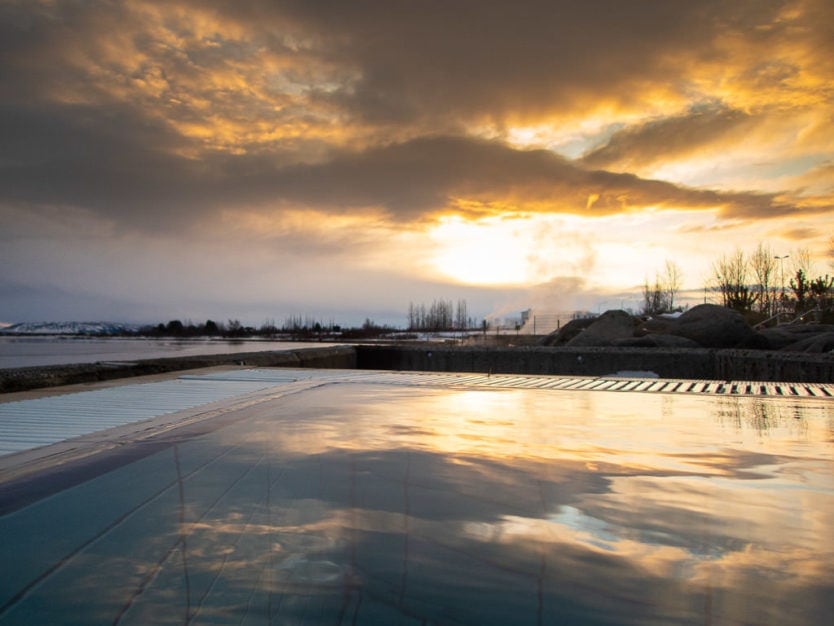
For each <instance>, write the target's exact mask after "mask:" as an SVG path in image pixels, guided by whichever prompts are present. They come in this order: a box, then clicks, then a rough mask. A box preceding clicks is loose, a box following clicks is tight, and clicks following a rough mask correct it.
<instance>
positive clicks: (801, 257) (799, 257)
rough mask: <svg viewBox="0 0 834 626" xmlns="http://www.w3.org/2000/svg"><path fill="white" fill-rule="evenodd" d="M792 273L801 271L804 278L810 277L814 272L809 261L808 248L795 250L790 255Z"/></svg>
mask: <svg viewBox="0 0 834 626" xmlns="http://www.w3.org/2000/svg"><path fill="white" fill-rule="evenodd" d="M791 261H792V265H793V273H794V275H796V273H797V272H799V271H800V270H802V273H803V274H805V276H811V274H812V273H813V270H814V262H813V261H812V260H811V251H810V250H809V249H808V248H797V249H796V250H794V251H793V253H791Z"/></svg>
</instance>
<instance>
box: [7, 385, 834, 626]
mask: <svg viewBox="0 0 834 626" xmlns="http://www.w3.org/2000/svg"><path fill="white" fill-rule="evenodd" d="M241 411H242V413H241V415H240V417H241V419H239V420H238V421H235V422H233V423H230V424H227V425H225V426H223V427H221V428H218V429H217V430H214V431H213V432H210V433H208V434H202V435H200V436H194V437H187V436H182V437H177V436H171V435H168V438H167V440H166V441H167V442H166V444H165V445H164V446H163V447H162V449H161V451H155V452H154V453H153V454H150V455H149V456H145V457H144V458H142V459H140V460H135V461H133V462H130V463H128V464H125V465H122V466H121V467H118V468H116V469H113V470H112V471H108V472H107V473H103V474H100V475H98V476H96V477H94V478H92V479H90V480H88V481H86V482H83V483H81V484H78V485H76V486H74V487H72V488H69V489H66V490H64V491H61V492H59V493H56V494H54V495H52V496H50V497H47V498H45V499H42V500H40V501H37V502H35V503H33V504H29V505H28V506H26V507H24V508H21V509H19V510H16V511H14V512H11V513H8V514H6V515H5V516H3V517H2V518H0V542H1V543H0V563H2V574H0V623H3V624H6V623H8V624H99V623H115V624H167V623H194V624H199V623H224V624H225V623H235V624H238V623H240V624H292V625H295V624H357V625H370V624H374V625H376V624H379V625H396V624H403V625H412V624H413V625H415V626H416V625H422V624H451V625H457V624H478V625H492V624H494V625H507V624H532V625H538V624H599V625H602V624H779V625H780V626H783V625H786V624H820V623H825V622H827V621H828V620H829V619H830V615H831V614H832V612H834V533H832V528H834V454H832V452H834V403H831V402H824V401H816V400H802V401H799V400H796V401H791V400H787V399H784V400H780V399H768V398H764V399H757V398H732V397H730V398H725V397H698V396H687V395H657V394H654V395H653V394H641V393H605V392H587V391H578V392H571V391H547V390H537V389H512V390H507V389H504V390H472V389H450V388H411V387H396V386H390V385H378V384H377V385H375V384H353V385H345V384H330V385H323V386H321V387H318V388H315V389H311V390H307V391H304V392H302V393H298V394H295V395H291V396H287V397H284V398H280V399H278V400H274V401H269V402H265V403H262V404H259V405H257V406H250V407H248V408H246V409H242V410H241ZM135 445H139V446H141V445H144V444H141V443H137V444H135ZM155 450H156V448H155Z"/></svg>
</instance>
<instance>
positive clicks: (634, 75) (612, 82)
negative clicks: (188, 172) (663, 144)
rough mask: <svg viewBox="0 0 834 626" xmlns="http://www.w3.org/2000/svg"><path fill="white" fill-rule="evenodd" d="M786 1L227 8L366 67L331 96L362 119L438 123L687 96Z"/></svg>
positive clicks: (548, 0) (302, 2)
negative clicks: (657, 88)
mask: <svg viewBox="0 0 834 626" xmlns="http://www.w3.org/2000/svg"><path fill="white" fill-rule="evenodd" d="M785 4H786V3H785V2H750V1H746V2H745V1H742V2H732V3H728V2H723V1H721V0H701V1H691V0H685V1H684V0H646V1H643V2H640V3H636V4H635V3H631V2H622V1H621V0H591V1H589V2H554V1H552V0H541V1H528V2H521V3H511V2H504V1H494V0H492V1H491V0H488V1H486V2H484V1H480V0H479V1H477V2H475V1H460V2H444V1H439V2H396V1H395V2H374V1H364V2H362V1H360V2H347V3H346V2H339V1H330V2H308V1H306V0H298V1H284V2H265V1H264V2H254V3H246V6H245V7H238V5H235V6H234V9H233V10H231V9H225V10H226V11H228V17H229V19H232V20H238V21H240V22H241V23H245V24H247V25H250V24H252V23H259V24H268V23H269V22H270V20H276V21H279V22H281V23H282V24H286V22H287V20H289V21H290V22H291V23H292V24H293V25H295V26H296V27H298V28H300V29H301V30H302V31H304V32H311V33H316V34H318V35H319V38H318V39H317V40H316V41H317V45H318V47H319V49H320V50H321V52H322V54H327V55H331V56H332V57H333V58H337V59H339V60H340V61H341V62H342V63H345V64H347V65H351V66H353V67H356V68H358V69H359V71H360V72H361V78H360V80H359V81H358V82H357V83H356V84H355V85H354V86H353V89H352V90H351V92H350V93H338V92H337V93H336V94H333V96H332V97H333V98H334V99H336V100H339V101H341V102H343V103H344V104H346V105H348V106H349V107H350V108H352V109H353V110H354V111H356V112H357V113H358V114H360V115H362V116H364V117H366V118H368V119H371V120H373V121H377V122H392V121H393V122H405V121H411V122H414V121H416V120H418V119H420V118H421V117H423V116H430V117H431V118H432V119H433V120H435V122H436V121H437V120H442V119H447V118H449V117H454V116H456V115H466V116H474V117H478V116H479V115H484V116H486V117H493V116H494V117H496V118H499V119H500V118H501V117H503V116H504V115H506V114H510V115H513V116H522V117H523V116H526V115H534V114H540V113H542V112H543V111H549V112H552V111H558V110H563V111H564V110H570V109H572V108H573V107H576V106H579V105H587V104H597V103H599V102H602V101H614V102H635V101H639V100H640V99H641V98H642V97H644V95H645V94H644V93H642V92H643V91H644V90H645V89H646V88H647V87H648V86H649V84H650V83H659V84H661V85H663V87H664V88H666V89H669V90H671V91H677V90H683V89H686V85H685V80H686V77H685V75H684V74H682V69H683V68H684V67H685V66H687V65H689V64H693V63H696V62H698V61H704V60H707V61H715V60H717V59H718V58H719V52H718V51H717V50H716V49H715V48H714V46H713V43H714V40H715V39H716V37H718V36H723V35H726V34H728V33H729V32H735V31H737V32H738V33H740V34H741V35H742V36H743V37H745V38H755V37H758V36H759V35H758V34H757V32H756V30H755V27H756V26H757V25H758V24H769V23H771V22H773V21H774V19H775V17H776V15H777V13H778V11H779V9H780V8H781V7H782V6H783V5H785ZM215 5H216V6H217V3H215ZM219 10H221V11H222V10H224V9H223V8H222V7H221V8H220V9H219ZM751 33H752V34H751Z"/></svg>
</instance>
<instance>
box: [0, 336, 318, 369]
mask: <svg viewBox="0 0 834 626" xmlns="http://www.w3.org/2000/svg"><path fill="white" fill-rule="evenodd" d="M321 346H322V344H321V343H310V342H308V343H304V342H294V341H254V340H217V339H138V338H137V339H124V338H91V337H72V336H60V337H11V336H6V337H0V369H3V368H12V367H35V366H40V365H67V364H70V363H96V362H98V361H137V360H140V359H157V358H164V357H177V356H201V355H206V354H237V353H240V352H259V351H264V350H294V349H298V348H305V347H321Z"/></svg>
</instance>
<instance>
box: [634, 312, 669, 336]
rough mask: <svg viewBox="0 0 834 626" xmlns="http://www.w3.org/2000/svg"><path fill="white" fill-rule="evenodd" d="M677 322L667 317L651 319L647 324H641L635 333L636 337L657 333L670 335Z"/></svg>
mask: <svg viewBox="0 0 834 626" xmlns="http://www.w3.org/2000/svg"><path fill="white" fill-rule="evenodd" d="M676 321H677V320H674V319H670V318H667V317H650V318H649V319H647V320H646V321H645V322H643V323H642V324H640V325H639V326H638V327H637V328H636V329H635V331H634V335H635V336H636V337H642V336H644V335H653V334H655V333H661V334H664V335H666V334H669V333H670V332H671V331H672V328H674V326H675V322H676Z"/></svg>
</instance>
